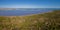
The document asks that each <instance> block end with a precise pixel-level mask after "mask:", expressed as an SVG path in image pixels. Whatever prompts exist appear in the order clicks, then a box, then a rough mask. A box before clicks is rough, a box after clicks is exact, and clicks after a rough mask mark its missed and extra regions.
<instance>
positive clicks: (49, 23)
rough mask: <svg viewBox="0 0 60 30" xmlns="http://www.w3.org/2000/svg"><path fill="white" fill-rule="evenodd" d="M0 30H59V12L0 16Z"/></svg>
mask: <svg viewBox="0 0 60 30" xmlns="http://www.w3.org/2000/svg"><path fill="white" fill-rule="evenodd" d="M0 30H60V10H57V11H53V12H49V13H44V14H37V15H32V16H0Z"/></svg>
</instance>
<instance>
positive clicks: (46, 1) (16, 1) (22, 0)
mask: <svg viewBox="0 0 60 30" xmlns="http://www.w3.org/2000/svg"><path fill="white" fill-rule="evenodd" d="M0 8H60V0H0Z"/></svg>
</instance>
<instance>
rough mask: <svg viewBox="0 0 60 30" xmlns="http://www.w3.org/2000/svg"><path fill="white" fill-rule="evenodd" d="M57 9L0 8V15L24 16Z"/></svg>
mask: <svg viewBox="0 0 60 30" xmlns="http://www.w3.org/2000/svg"><path fill="white" fill-rule="evenodd" d="M53 10H57V9H53V8H52V9H51V8H48V9H43V8H42V9H35V10H26V9H25V10H0V16H22V15H31V14H38V13H45V12H49V11H53Z"/></svg>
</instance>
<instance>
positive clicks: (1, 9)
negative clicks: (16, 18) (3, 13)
mask: <svg viewBox="0 0 60 30" xmlns="http://www.w3.org/2000/svg"><path fill="white" fill-rule="evenodd" d="M51 9H53V10H54V9H55V10H56V9H60V8H0V10H51Z"/></svg>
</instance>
